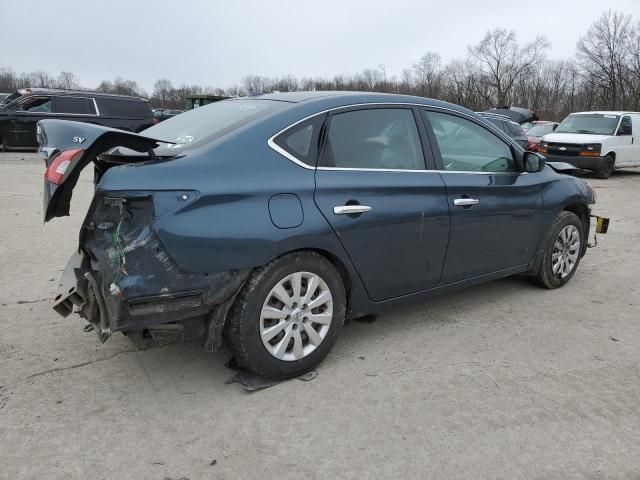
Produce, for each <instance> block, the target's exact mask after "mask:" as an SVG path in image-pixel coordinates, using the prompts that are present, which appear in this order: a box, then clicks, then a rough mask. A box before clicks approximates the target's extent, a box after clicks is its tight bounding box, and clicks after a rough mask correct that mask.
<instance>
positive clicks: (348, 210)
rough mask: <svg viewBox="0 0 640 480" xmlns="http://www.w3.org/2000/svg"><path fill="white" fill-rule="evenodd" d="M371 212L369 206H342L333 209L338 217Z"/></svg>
mask: <svg viewBox="0 0 640 480" xmlns="http://www.w3.org/2000/svg"><path fill="white" fill-rule="evenodd" d="M369 210H371V207H369V206H367V205H340V206H339V207H333V213H335V214H336V215H353V214H354V213H366V212H368V211H369Z"/></svg>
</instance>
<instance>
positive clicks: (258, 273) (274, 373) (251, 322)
mask: <svg viewBox="0 0 640 480" xmlns="http://www.w3.org/2000/svg"><path fill="white" fill-rule="evenodd" d="M345 315H346V295H345V289H344V284H343V282H342V278H341V277H340V274H339V273H338V271H337V270H336V268H335V267H334V266H333V264H332V263H331V262H329V261H328V260H327V259H326V258H324V257H323V256H321V255H319V254H317V253H313V252H296V253H292V254H289V255H285V256H283V257H280V258H278V259H276V260H274V261H273V262H271V263H269V264H268V265H266V266H265V267H262V268H258V269H256V270H255V271H254V272H253V274H252V275H251V277H250V278H249V280H248V281H247V283H246V284H245V285H244V287H243V288H242V291H241V292H240V294H239V295H238V298H237V299H236V302H235V303H234V305H233V307H232V309H231V311H230V315H229V318H228V319H227V323H226V325H225V338H226V339H227V343H228V344H229V347H230V348H231V350H232V351H233V353H234V355H235V358H236V361H237V363H238V365H239V366H241V367H243V368H246V369H247V370H251V371H253V372H255V373H257V374H259V375H262V376H264V377H269V378H275V379H286V378H293V377H297V376H300V375H302V374H303V373H306V372H308V371H310V370H312V369H313V368H315V367H316V366H317V365H318V364H319V363H320V362H321V361H322V360H323V359H324V357H325V356H326V355H327V353H329V350H330V349H331V347H332V346H333V344H334V343H335V341H336V339H337V338H338V334H339V333H340V330H341V329H342V325H343V323H344V319H345Z"/></svg>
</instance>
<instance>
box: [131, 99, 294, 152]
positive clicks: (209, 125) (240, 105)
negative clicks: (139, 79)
mask: <svg viewBox="0 0 640 480" xmlns="http://www.w3.org/2000/svg"><path fill="white" fill-rule="evenodd" d="M285 105H286V104H285V103H282V102H275V101H271V100H223V101H220V102H215V103H211V104H209V105H206V106H204V107H200V108H195V109H193V110H189V111H187V112H185V113H181V114H180V115H176V116H175V117H171V118H169V119H167V120H165V121H164V122H162V123H158V124H157V125H154V126H153V127H151V128H147V129H146V130H144V131H143V132H141V135H144V136H145V137H151V138H157V139H159V140H166V141H170V142H175V143H174V144H172V145H169V146H165V145H162V146H160V148H159V149H158V150H165V152H163V153H169V152H170V151H173V153H174V154H175V153H178V152H179V151H181V150H186V149H188V148H194V147H196V146H199V145H202V144H204V143H206V142H211V141H213V140H215V139H216V138H220V137H221V136H223V135H226V134H228V133H230V132H232V131H234V130H236V129H238V128H240V127H243V126H244V125H246V124H248V123H249V122H252V121H254V120H257V119H259V118H263V117H266V116H267V115H269V114H271V113H273V112H275V111H278V110H280V109H282V108H284V107H285Z"/></svg>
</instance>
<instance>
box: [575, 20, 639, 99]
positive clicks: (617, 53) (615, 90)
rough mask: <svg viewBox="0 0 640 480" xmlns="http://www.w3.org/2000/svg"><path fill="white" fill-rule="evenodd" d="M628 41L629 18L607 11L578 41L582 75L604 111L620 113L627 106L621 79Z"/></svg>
mask: <svg viewBox="0 0 640 480" xmlns="http://www.w3.org/2000/svg"><path fill="white" fill-rule="evenodd" d="M631 41H632V29H631V17H630V16H629V15H624V14H623V13H619V12H611V10H609V11H608V12H606V13H603V14H602V16H601V17H600V18H599V19H598V20H596V21H595V22H594V23H593V25H591V27H590V28H589V30H588V31H587V34H586V35H584V36H583V37H581V38H580V40H579V41H578V46H577V56H578V61H579V62H580V66H581V67H582V69H583V75H584V77H585V79H586V80H587V81H588V82H590V83H591V84H592V85H593V87H594V94H595V95H597V96H598V98H599V100H600V102H601V103H602V106H603V107H604V108H610V109H620V108H625V106H626V104H627V88H626V87H627V85H626V84H625V75H626V65H627V62H628V61H629V58H630V57H629V56H630V53H631V51H630V50H631Z"/></svg>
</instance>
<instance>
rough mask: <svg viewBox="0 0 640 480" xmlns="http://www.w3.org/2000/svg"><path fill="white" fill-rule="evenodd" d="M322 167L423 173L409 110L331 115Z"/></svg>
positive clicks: (381, 110) (416, 135) (411, 115)
mask: <svg viewBox="0 0 640 480" xmlns="http://www.w3.org/2000/svg"><path fill="white" fill-rule="evenodd" d="M322 166H324V167H336V168H365V169H390V170H424V169H425V163H424V155H423V152H422V144H421V142H420V136H419V134H418V127H417V125H416V121H415V117H414V115H413V110H412V109H410V108H378V109H364V110H355V111H350V112H345V113H338V114H334V115H333V116H332V117H331V123H330V126H329V133H328V136H327V143H326V146H325V148H324V154H323V158H322Z"/></svg>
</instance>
